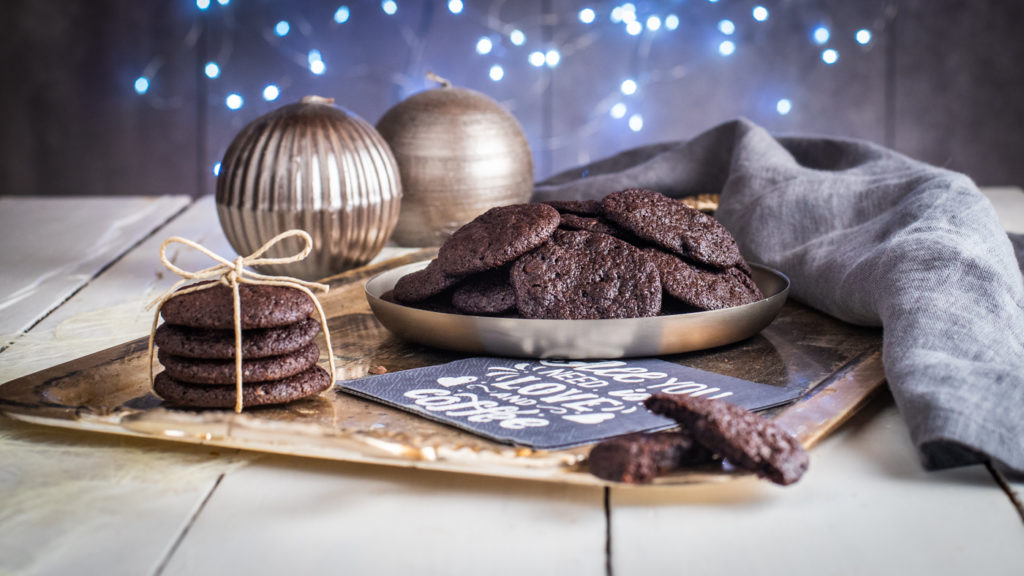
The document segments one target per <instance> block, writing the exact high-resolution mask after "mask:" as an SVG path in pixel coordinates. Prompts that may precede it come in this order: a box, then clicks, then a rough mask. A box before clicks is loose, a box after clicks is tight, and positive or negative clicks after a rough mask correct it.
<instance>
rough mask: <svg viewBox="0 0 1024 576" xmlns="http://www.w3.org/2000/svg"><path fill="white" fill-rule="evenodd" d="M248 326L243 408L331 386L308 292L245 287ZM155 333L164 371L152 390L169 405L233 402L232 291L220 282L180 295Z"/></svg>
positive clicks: (244, 344) (224, 404)
mask: <svg viewBox="0 0 1024 576" xmlns="http://www.w3.org/2000/svg"><path fill="white" fill-rule="evenodd" d="M239 296H240V299H241V307H240V315H241V325H242V358H243V360H242V401H243V404H244V405H245V406H261V405H268V404H282V403H285V402H290V401H292V400H297V399H299V398H303V397H306V396H311V395H314V394H318V393H320V392H322V391H324V390H326V389H328V388H330V386H331V378H330V376H329V375H328V373H327V371H326V370H324V369H323V368H321V367H319V366H317V360H318V359H319V358H320V349H319V348H318V347H317V345H316V343H315V342H314V339H315V338H316V335H317V334H318V333H319V332H320V324H319V322H317V321H316V320H314V319H313V318H311V315H312V314H313V313H314V311H315V307H314V305H313V303H312V302H311V301H310V299H309V296H307V295H306V294H304V293H303V292H301V291H300V290H297V289H295V288H289V287H284V286H270V285H250V284H242V285H240V286H239ZM160 312H161V315H162V316H163V319H164V324H162V325H161V326H160V327H159V328H158V329H157V331H156V335H155V336H154V342H155V344H156V345H157V347H158V349H159V350H158V356H157V358H158V359H159V360H160V363H161V364H162V365H163V366H164V371H163V372H161V373H159V374H157V375H156V378H155V379H154V382H153V390H154V391H155V392H156V394H157V395H158V396H160V397H161V398H163V399H164V400H166V401H167V402H169V403H171V404H174V405H177V406H182V407H190V408H229V407H232V406H234V405H235V401H236V390H235V360H234V358H235V332H234V308H233V303H232V294H231V289H230V288H228V287H227V286H222V285H218V286H214V287H212V288H208V289H205V290H200V291H197V292H190V293H187V294H179V295H176V296H174V297H173V298H170V299H169V300H167V302H165V303H164V305H163V307H162V308H161V311H160Z"/></svg>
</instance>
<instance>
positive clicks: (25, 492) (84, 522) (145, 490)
mask: <svg viewBox="0 0 1024 576" xmlns="http://www.w3.org/2000/svg"><path fill="white" fill-rule="evenodd" d="M251 459H252V456H251V455H245V454H238V453H236V452H235V451H232V450H216V449H211V448H209V447H203V446H184V445H175V444H166V443H160V442H154V441H149V440H136V439H131V438H117V437H113V436H106V435H101V434H82V433H80V432H77V431H67V430H60V429H53V428H44V427H40V426H35V425H31V424H25V423H21V422H17V421H15V420H10V419H8V418H5V417H3V416H0V462H3V464H2V465H0V532H2V533H3V535H4V536H3V537H2V538H0V574H111V575H114V574H125V575H129V574H150V573H152V572H153V569H154V568H155V567H156V565H157V564H158V562H159V561H160V559H161V558H162V557H163V556H164V555H165V554H166V552H167V549H168V547H169V545H170V543H171V542H173V541H174V540H175V539H176V538H177V536H178V534H179V533H180V531H181V529H182V527H183V526H185V525H186V524H187V523H188V522H189V520H190V518H191V516H192V514H193V513H194V511H195V510H196V508H197V507H198V505H199V504H200V503H201V502H202V501H203V499H204V498H205V497H206V495H207V494H208V493H209V492H210V490H211V489H212V487H213V486H214V483H215V482H216V480H217V479H218V478H219V477H220V476H221V475H223V474H224V473H226V472H228V471H230V470H232V469H234V468H237V467H239V466H241V465H244V464H245V463H247V462H249V461H250V460H251Z"/></svg>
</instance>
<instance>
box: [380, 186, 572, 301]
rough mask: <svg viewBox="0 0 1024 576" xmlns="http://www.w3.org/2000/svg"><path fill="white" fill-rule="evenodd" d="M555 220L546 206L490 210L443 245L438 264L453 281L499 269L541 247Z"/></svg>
mask: <svg viewBox="0 0 1024 576" xmlns="http://www.w3.org/2000/svg"><path fill="white" fill-rule="evenodd" d="M559 220H560V219H559V216H558V211H557V210H555V209H554V208H552V207H551V206H548V205H547V204H513V205H511V206H499V207H497V208H491V209H490V210H488V211H487V212H484V213H483V214H481V215H480V216H477V217H476V218H475V219H474V220H473V221H471V222H469V223H468V224H466V225H464V226H463V227H462V228H459V229H458V230H456V231H455V233H454V234H452V236H451V238H449V239H448V240H446V241H445V243H444V244H443V245H442V246H441V249H440V251H439V252H438V254H437V261H438V264H439V265H440V266H441V271H442V272H444V273H445V274H447V275H450V276H457V277H461V276H466V275H469V274H474V273H477V272H483V271H486V270H492V269H494V268H499V267H501V266H504V265H505V264H508V263H509V262H512V261H513V260H515V259H516V258H519V257H520V256H522V255H523V254H526V253H527V252H529V251H531V250H533V249H535V248H537V247H538V246H540V245H541V244H543V243H544V242H545V241H546V240H547V239H548V238H549V237H550V236H551V234H552V233H553V232H554V231H555V229H556V228H558V223H559ZM396 296H397V294H396Z"/></svg>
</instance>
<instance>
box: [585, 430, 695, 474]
mask: <svg viewBox="0 0 1024 576" xmlns="http://www.w3.org/2000/svg"><path fill="white" fill-rule="evenodd" d="M588 460H589V463H590V473H591V474H593V475H594V476H597V477H598V478H603V479H605V480H611V481H614V482H626V483H630V484H645V483H647V482H650V481H651V480H654V478H655V477H656V476H659V475H661V474H664V473H666V472H669V471H671V470H675V469H677V468H682V467H684V466H695V465H699V464H707V463H709V462H712V461H713V460H714V457H713V455H712V454H711V452H710V451H708V450H707V449H706V448H704V447H703V446H701V445H700V444H697V443H696V442H694V441H693V439H692V438H690V437H689V436H686V435H684V434H681V433H679V432H666V433H660V434H629V435H627V436H618V437H616V438H609V439H608V440H605V441H603V442H601V443H600V444H598V445H597V446H594V448H593V450H591V451H590V457H589V459H588Z"/></svg>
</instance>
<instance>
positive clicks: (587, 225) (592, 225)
mask: <svg viewBox="0 0 1024 576" xmlns="http://www.w3.org/2000/svg"><path fill="white" fill-rule="evenodd" d="M561 216H562V218H561V221H560V222H559V224H558V227H559V228H561V229H562V230H586V231H587V232H599V233H601V234H607V235H609V236H614V237H616V238H618V239H620V240H625V241H626V242H630V243H631V244H635V242H632V240H634V239H635V237H634V236H633V235H632V234H630V233H628V232H626V231H625V230H623V229H622V228H619V227H618V226H616V225H615V224H612V223H611V222H610V221H608V220H605V219H604V218H599V217H589V216H579V215H576V214H562V215H561Z"/></svg>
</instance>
